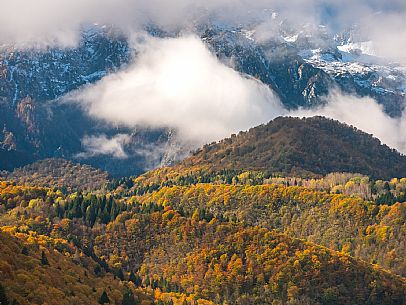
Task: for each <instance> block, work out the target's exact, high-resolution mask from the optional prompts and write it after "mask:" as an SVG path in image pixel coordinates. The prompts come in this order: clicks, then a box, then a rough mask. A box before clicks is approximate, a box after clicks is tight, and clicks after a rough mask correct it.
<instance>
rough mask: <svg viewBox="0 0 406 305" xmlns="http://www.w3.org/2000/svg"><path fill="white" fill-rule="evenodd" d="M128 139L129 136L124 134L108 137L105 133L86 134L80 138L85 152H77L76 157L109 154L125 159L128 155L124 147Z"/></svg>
mask: <svg viewBox="0 0 406 305" xmlns="http://www.w3.org/2000/svg"><path fill="white" fill-rule="evenodd" d="M130 140H131V137H130V136H129V135H126V134H118V135H115V136H114V137H108V136H107V135H105V134H101V135H98V136H86V137H84V138H83V139H82V146H83V148H84V150H85V152H83V153H80V154H78V155H77V157H78V158H89V157H94V156H98V155H111V156H113V157H114V158H118V159H125V158H127V157H128V156H127V154H126V152H125V150H124V147H125V145H126V144H127V143H129V142H130Z"/></svg>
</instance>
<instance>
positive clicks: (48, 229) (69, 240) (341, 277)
mask: <svg viewBox="0 0 406 305" xmlns="http://www.w3.org/2000/svg"><path fill="white" fill-rule="evenodd" d="M282 123H283V124H286V128H285V129H282V128H279V127H280V126H279V125H280V124H282ZM302 125H303V126H305V127H303V126H302ZM278 126H279V127H278ZM278 128H279V129H278ZM331 128H333V129H334V133H335V134H337V137H336V138H335V139H330V138H329V137H330V133H329V132H330V131H329V130H330V129H331ZM299 129H302V130H301V131H302V132H304V133H305V134H306V133H308V134H307V135H306V139H310V142H308V143H312V142H311V139H312V134H316V135H317V136H320V139H321V140H320V141H319V143H317V145H318V146H317V147H316V148H314V147H313V148H314V152H315V153H314V154H311V153H310V152H308V151H307V148H306V147H307V146H305V144H304V143H305V142H304V141H305V139H303V138H301V137H296V138H295V135H296V136H297V130H299ZM289 139H295V141H293V140H292V141H291V140H289ZM298 139H299V140H300V139H301V140H300V141H302V142H298V141H299V140H298ZM314 139H315V138H314ZM288 140H289V141H288ZM286 141H288V142H286ZM332 142H334V143H332ZM298 143H301V144H300V145H302V146H303V147H304V151H305V152H306V155H304V157H303V158H301V157H300V154H299V155H298V156H299V157H297V158H296V159H292V158H291V157H289V158H285V157H284V158H282V159H281V157H280V156H282V155H284V156H287V155H286V152H289V154H290V153H291V155H289V154H288V155H289V156H296V152H295V149H296V148H295V147H296V145H299V144H298ZM306 143H307V142H306ZM362 143H367V144H365V145H369V146H371V145H372V146H371V147H372V149H371V150H370V151H367V150H366V146H365V147H364V146H363V144H362ZM375 144H376V145H375ZM315 145H316V143H315ZM334 145H336V146H334ZM354 145H355V146H354ZM374 145H375V146H374ZM247 147H251V148H250V149H251V150H250V149H248V150H246V149H247ZM265 148H266V149H265ZM292 149H293V150H292ZM297 149H299V148H297ZM326 154H331V155H332V156H331V157H330V158H326V159H325V156H326ZM333 156H335V157H333ZM352 156H354V157H352ZM347 157H348V158H347ZM379 158H382V159H380V160H381V162H380V163H379V162H378V159H379ZM404 158H405V157H404V156H401V155H399V154H398V153H396V152H395V151H392V150H390V149H388V148H387V147H385V146H382V145H380V144H379V142H378V141H377V140H375V139H373V138H371V137H370V136H368V135H365V134H363V133H361V132H359V131H355V130H354V129H352V128H350V127H348V126H345V125H342V124H339V123H337V122H334V121H330V120H326V119H322V118H315V119H306V120H304V119H303V120H302V119H291V118H288V119H277V120H275V121H273V122H271V123H270V124H268V125H266V126H260V127H258V128H255V129H252V130H250V131H249V132H246V133H241V134H240V135H238V136H233V137H232V138H230V139H226V140H223V141H221V142H220V143H217V144H212V145H209V146H205V147H204V148H202V149H201V150H200V151H198V152H197V153H195V155H194V156H192V157H191V158H189V159H187V160H185V161H184V162H181V163H179V164H177V165H175V166H173V167H165V168H161V169H156V170H153V171H151V172H148V173H146V174H144V175H141V176H139V177H123V178H120V179H110V180H109V177H108V176H107V174H106V173H104V172H102V171H100V170H97V169H93V168H91V167H89V166H85V165H78V164H73V163H71V162H67V161H65V160H62V159H50V160H44V161H40V162H36V163H34V164H32V165H29V166H26V167H24V168H21V169H18V170H15V171H14V172H12V173H4V174H3V175H4V177H5V178H7V179H10V181H7V180H1V181H0V230H1V232H0V241H1V243H0V245H1V251H0V275H1V277H0V285H1V286H0V298H2V300H5V299H7V301H6V303H5V301H1V302H3V303H5V304H21V305H23V304H27V305H29V304H104V303H110V304H118V305H120V304H121V305H140V304H141V305H148V304H157V305H214V304H218V305H220V304H221V305H226V304H227V305H248V304H249V305H253V304H258V305H259V304H261V305H262V304H271V305H282V304H283V305H284V304H289V305H293V304H297V305H299V304H305V305H306V304H308V305H310V304H311V305H318V304H320V305H328V304H334V305H338V304H343V305H347V304H348V305H353V304H359V305H364V304H371V305H372V304H376V305H378V304H379V305H385V304H391V305H392V304H393V305H398V304H399V305H403V304H405V303H406V280H405V277H406V256H405V254H404V253H406V243H405V241H406V179H405V178H402V177H401V176H399V175H400V174H401V173H403V167H404V165H405V163H404V161H403V160H404ZM281 160H285V161H286V162H285V161H284V162H285V163H283V164H285V165H283V166H284V167H283V169H282V168H275V167H274V165H275V164H276V165H277V166H280V165H281V164H280V162H281ZM268 161H269V162H268ZM292 162H293V163H292ZM295 162H297V163H295ZM354 162H355V163H354ZM368 162H371V163H368ZM316 164H318V165H319V166H318V167H317V166H316ZM276 165H275V166H276ZM299 165H300V166H299ZM364 165H365V166H366V165H368V167H365V166H364ZM312 166H316V167H314V168H315V170H314V171H310V170H308V169H307V168H310V167H312ZM347 168H348V171H350V169H353V171H351V172H348V171H347V172H333V173H329V174H326V175H323V174H324V173H325V172H326V171H328V170H330V169H335V170H342V171H345V170H346V169H347ZM381 169H382V171H381ZM356 171H358V173H356ZM395 172H396V176H397V177H395V178H386V177H390V176H388V175H391V174H394V173H395ZM374 173H376V175H375V174H374ZM380 173H382V174H380ZM367 174H370V176H368V175H367ZM377 177H384V180H381V179H377ZM385 179H386V180H385ZM64 270H68V271H66V272H65V271H64Z"/></svg>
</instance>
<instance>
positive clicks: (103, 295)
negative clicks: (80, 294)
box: [99, 290, 110, 305]
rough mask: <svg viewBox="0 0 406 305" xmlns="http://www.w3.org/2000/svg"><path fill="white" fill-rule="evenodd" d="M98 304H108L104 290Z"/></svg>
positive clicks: (107, 297) (108, 300)
mask: <svg viewBox="0 0 406 305" xmlns="http://www.w3.org/2000/svg"><path fill="white" fill-rule="evenodd" d="M99 304H101V305H103V304H110V299H109V296H108V295H107V292H106V290H103V293H102V294H101V295H100V298H99Z"/></svg>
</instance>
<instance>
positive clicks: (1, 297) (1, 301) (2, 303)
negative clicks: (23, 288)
mask: <svg viewBox="0 0 406 305" xmlns="http://www.w3.org/2000/svg"><path fill="white" fill-rule="evenodd" d="M9 304H10V303H9V301H8V299H7V296H6V291H5V290H4V287H3V285H2V284H1V283H0V305H9Z"/></svg>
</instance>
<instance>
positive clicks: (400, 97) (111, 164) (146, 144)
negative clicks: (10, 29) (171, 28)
mask: <svg viewBox="0 0 406 305" xmlns="http://www.w3.org/2000/svg"><path fill="white" fill-rule="evenodd" d="M275 18H277V17H275ZM191 30H192V31H193V32H194V33H196V34H197V35H198V36H200V37H201V39H202V41H204V42H205V43H206V44H207V46H208V47H209V48H210V50H211V51H212V52H213V53H214V54H216V56H217V57H218V58H219V59H220V60H221V61H222V62H224V63H225V64H227V65H229V66H231V67H232V68H234V69H235V70H237V71H239V72H241V73H243V74H248V75H251V76H253V77H256V78H258V79H259V80H261V81H262V82H263V83H265V84H267V85H269V86H270V88H272V89H273V90H274V91H275V92H276V94H277V95H278V97H279V98H280V100H281V101H282V103H283V104H284V106H285V107H286V108H287V109H297V108H298V107H305V108H312V107H315V106H319V105H321V104H323V103H324V102H325V101H324V99H323V96H325V95H326V94H328V92H329V91H330V90H331V89H333V88H340V89H341V90H343V91H344V92H347V93H356V94H358V95H360V96H370V97H372V98H375V99H376V100H377V101H378V102H379V103H380V104H382V105H383V106H384V108H385V111H386V112H387V113H388V114H390V115H391V116H399V115H400V114H401V112H402V110H403V101H404V98H405V92H406V88H404V86H402V80H403V79H404V77H405V75H406V72H405V71H404V70H402V68H399V67H397V66H394V65H391V64H389V63H384V62H383V61H382V60H380V61H378V59H377V58H375V57H374V56H373V55H368V54H364V53H363V52H367V51H366V50H365V43H364V44H362V43H359V44H356V43H354V42H353V41H352V39H353V38H352V36H351V35H350V34H348V33H342V34H341V35H337V36H332V35H329V34H328V33H326V32H325V30H324V29H323V28H322V27H320V28H312V29H311V30H310V29H307V28H306V27H304V28H302V29H300V30H297V29H292V28H290V27H289V26H288V25H286V24H284V23H283V22H281V26H280V28H279V29H278V30H277V31H276V32H275V35H273V36H272V37H270V38H266V39H259V38H258V33H256V32H255V31H254V30H253V27H250V26H247V27H231V26H225V25H218V24H215V23H213V24H203V25H199V26H196V27H195V28H193V29H191ZM148 31H149V32H150V34H151V35H155V36H160V37H172V36H176V35H178V33H166V32H165V31H164V30H161V29H156V28H153V27H150V28H149V29H148ZM310 33H311V34H310ZM367 53H368V52H367ZM134 57H136V54H135V53H134V52H133V51H132V50H131V48H130V46H129V43H128V42H127V40H126V38H125V37H124V36H122V35H121V34H119V33H117V32H116V31H115V30H114V29H112V28H109V27H103V28H101V27H96V26H95V27H90V28H87V29H84V30H83V33H82V40H81V42H80V44H79V46H78V47H77V48H74V49H55V48H51V49H48V50H45V51H37V50H25V51H19V50H14V49H13V48H12V47H3V48H2V49H1V51H0V122H3V124H2V125H3V126H0V128H1V129H2V132H0V148H1V152H0V153H1V154H2V156H3V158H2V163H0V166H1V169H7V170H11V169H13V168H15V167H16V166H20V165H24V164H27V163H29V162H31V161H33V160H38V159H43V158H48V157H63V158H67V159H70V160H79V161H81V162H86V163H89V164H91V165H94V166H96V167H100V168H102V169H104V170H107V171H109V172H110V173H111V174H113V175H116V176H122V175H130V174H138V173H141V172H144V171H145V170H147V169H150V168H153V167H156V166H158V165H160V164H163V165H167V164H171V163H172V162H173V161H174V160H177V159H179V158H180V157H181V156H184V155H185V154H187V153H188V151H180V152H179V150H182V149H184V148H182V147H179V146H178V145H177V143H176V141H175V140H174V137H173V132H172V131H171V130H169V129H161V130H151V129H148V128H145V126H139V127H138V128H137V129H131V128H123V127H116V126H111V125H108V124H106V123H103V122H100V121H96V120H94V119H92V118H89V117H88V116H86V115H85V114H84V113H83V112H82V110H81V109H79V108H78V106H76V105H72V104H64V103H60V102H56V101H58V99H59V98H61V97H62V96H64V95H65V94H68V93H70V92H72V91H73V90H76V89H78V88H81V87H82V86H85V85H86V84H90V83H94V82H96V81H98V80H100V79H101V78H102V77H104V76H105V75H107V74H109V73H112V72H114V71H117V70H120V69H123V68H125V67H126V65H127V64H128V63H129V62H130V61H131V60H132V59H133V58H134ZM122 133H125V134H128V135H129V136H130V139H131V140H130V141H129V142H128V143H126V145H125V147H124V149H125V150H126V153H127V155H128V156H129V158H127V159H125V160H120V159H114V158H112V157H111V156H108V155H98V156H87V157H86V158H83V156H82V159H80V158H79V157H78V155H80V153H81V152H83V145H82V142H81V140H82V139H83V137H84V136H88V135H100V134H105V135H107V136H109V137H113V136H115V135H118V134H122ZM151 147H159V150H158V153H157V154H152V153H145V152H146V151H148V149H150V150H151Z"/></svg>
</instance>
